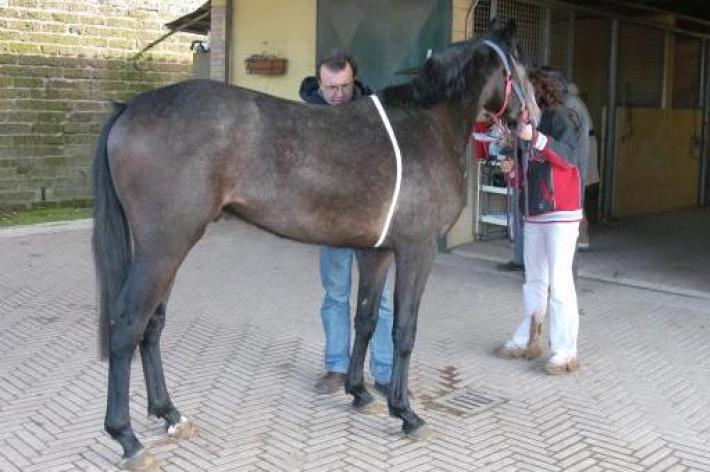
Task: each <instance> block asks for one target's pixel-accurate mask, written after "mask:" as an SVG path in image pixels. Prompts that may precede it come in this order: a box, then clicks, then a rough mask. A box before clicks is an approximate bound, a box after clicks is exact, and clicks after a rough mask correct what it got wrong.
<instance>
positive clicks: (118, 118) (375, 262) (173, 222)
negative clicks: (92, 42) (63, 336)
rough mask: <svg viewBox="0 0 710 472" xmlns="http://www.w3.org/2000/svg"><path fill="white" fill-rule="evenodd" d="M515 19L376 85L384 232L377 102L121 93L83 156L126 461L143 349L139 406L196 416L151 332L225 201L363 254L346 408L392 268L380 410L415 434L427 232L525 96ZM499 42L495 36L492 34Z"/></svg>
mask: <svg viewBox="0 0 710 472" xmlns="http://www.w3.org/2000/svg"><path fill="white" fill-rule="evenodd" d="M514 36H515V26H514V25H513V24H508V25H507V26H506V27H505V28H498V27H495V28H493V29H492V31H491V32H489V33H488V35H487V36H486V37H485V38H484V39H487V40H488V41H490V43H487V44H486V43H484V42H483V40H476V41H473V40H471V41H465V42H461V43H456V44H453V45H451V46H450V47H448V48H447V49H445V50H443V51H442V52H440V53H438V54H435V55H433V56H432V57H431V58H429V59H428V60H427V62H426V64H425V66H424V67H423V69H422V71H421V72H420V73H419V75H418V76H417V77H416V78H415V79H414V80H413V81H412V82H411V83H410V84H407V85H400V86H396V87H390V88H386V89H384V90H383V91H382V92H380V94H379V96H380V97H381V101H382V103H383V105H384V109H385V110H386V112H387V115H388V117H389V120H390V122H391V125H392V128H393V130H394V134H395V136H396V138H397V140H398V142H399V146H400V149H401V155H402V165H401V186H400V192H399V197H398V199H397V202H396V206H395V205H393V207H394V209H395V211H394V216H393V218H392V219H391V226H390V227H389V229H388V231H387V232H386V234H385V237H384V242H383V243H382V246H381V247H380V248H378V249H373V246H374V245H375V242H376V241H377V240H378V239H379V237H380V235H381V232H382V230H383V225H384V222H385V220H386V219H387V214H388V212H389V208H390V204H391V203H392V201H393V187H394V186H395V180H396V175H397V173H398V170H397V165H396V163H395V159H394V158H393V156H394V152H393V146H392V143H391V141H390V138H389V136H388V133H387V131H386V129H385V125H384V124H383V121H382V119H381V118H380V115H379V114H378V112H377V110H376V107H375V104H374V103H373V101H372V100H370V99H366V98H365V99H362V100H358V101H356V102H353V103H351V104H349V105H346V106H343V107H322V106H313V105H307V104H302V103H295V102H291V101H288V100H283V99H280V98H275V97H272V96H269V95H265V94H262V93H258V92H254V91H250V90H246V89H242V88H239V87H234V86H230V85H225V84H222V83H218V82H212V81H204V80H197V81H188V82H183V83H179V84H176V85H172V86H168V87H164V88H160V89H157V90H154V91H151V92H147V93H144V94H141V95H139V96H137V97H135V98H134V99H133V100H131V101H130V102H128V103H127V104H117V105H116V107H115V110H114V113H113V115H112V117H111V118H110V119H109V121H108V123H107V124H106V126H105V128H104V130H103V132H102V134H101V137H100V139H99V143H98V149H97V153H96V157H95V161H94V185H95V189H94V196H95V206H94V218H95V226H94V235H93V247H94V257H95V263H96V271H97V277H98V285H99V291H100V347H101V350H102V355H103V356H104V358H105V357H108V359H109V376H108V377H109V378H108V407H107V413H106V421H105V428H106V431H108V433H109V434H110V435H111V437H113V438H114V439H115V440H117V441H118V442H119V443H120V444H121V446H122V447H123V453H124V461H125V463H124V465H125V466H126V467H127V468H132V469H146V468H149V467H151V461H152V456H151V455H150V453H148V452H147V451H146V450H145V449H144V448H143V446H142V445H141V443H140V442H139V440H138V438H137V437H136V436H135V434H134V432H133V429H132V427H131V422H130V417H129V407H128V405H129V375H130V365H131V358H132V356H133V354H134V352H135V350H136V347H139V349H140V354H141V359H142V362H143V372H144V376H145V382H146V388H147V394H148V413H149V414H151V415H155V416H156V417H159V418H163V419H164V420H165V421H166V425H167V428H168V433H169V434H171V435H181V434H183V435H184V434H189V433H190V432H191V431H192V427H193V425H192V424H191V423H190V422H189V421H187V420H185V418H184V417H182V416H181V414H180V413H179V412H178V410H177V409H176V407H175V406H174V404H173V403H172V401H171V399H170V396H169V394H168V391H167V387H166V385H165V379H164V375H163V367H162V361H161V355H160V347H159V338H160V334H161V331H162V329H163V325H164V323H165V307H166V304H167V300H168V296H169V294H170V290H171V287H172V284H173V281H174V279H175V274H176V271H177V270H178V268H179V266H180V264H181V263H182V261H183V260H184V258H185V256H186V255H187V253H188V252H189V251H190V249H191V248H192V247H193V245H194V244H195V243H196V242H197V241H198V240H199V239H200V238H201V237H202V236H203V234H204V232H205V228H206V227H207V225H208V224H210V222H212V221H214V220H215V219H217V218H218V217H219V215H220V214H221V212H222V211H229V212H231V213H234V214H236V215H238V216H239V217H241V218H243V219H244V220H246V221H248V222H251V223H253V224H255V225H257V226H259V227H261V228H264V229H265V230H267V231H270V232H272V233H275V234H278V235H281V236H284V237H287V238H290V239H294V240H298V241H303V242H306V243H314V244H328V245H332V246H348V247H357V248H363V249H366V250H365V251H363V252H364V255H363V257H362V260H361V261H360V265H359V272H360V281H359V291H358V305H357V306H358V308H357V314H356V317H355V326H356V337H355V341H354V346H353V353H352V359H351V363H350V369H349V372H348V374H347V381H346V391H347V393H349V394H351V395H353V397H354V401H353V404H354V406H355V407H356V408H358V409H362V408H366V407H367V405H369V404H370V403H371V402H373V401H374V398H373V397H372V395H371V394H370V393H369V392H368V391H367V390H366V388H365V385H364V381H363V363H364V359H365V353H366V348H367V344H368V342H369V340H370V337H371V335H372V333H373V330H374V328H375V324H376V322H377V315H378V313H377V306H378V303H377V302H378V300H379V299H380V296H381V293H382V290H383V285H384V278H385V274H386V271H387V268H388V265H390V264H391V260H392V254H394V260H395V263H396V279H395V280H396V281H395V290H394V297H395V325H394V328H393V340H394V348H395V356H394V366H393V372H392V380H391V384H390V385H391V387H390V392H389V396H388V399H387V403H388V407H389V412H390V414H391V415H393V416H396V417H398V418H400V419H401V420H402V421H403V430H404V432H405V433H406V434H408V435H410V436H411V437H414V438H418V437H423V436H425V433H426V431H427V428H426V426H425V423H424V421H423V420H422V419H421V418H419V417H418V416H417V415H416V414H415V413H414V412H413V411H412V409H411V407H410V405H409V400H408V395H407V380H408V371H409V360H410V355H411V352H412V347H413V344H414V337H415V332H416V327H417V315H418V310H419V302H420V299H421V296H422V292H423V290H424V287H425V285H426V282H427V277H428V274H429V271H430V268H431V265H432V261H433V259H434V255H435V242H436V239H437V238H438V237H440V236H441V235H443V234H444V233H446V231H447V230H448V229H449V228H450V227H451V225H452V224H453V223H454V222H455V221H456V219H457V217H458V216H459V213H460V212H461V209H462V207H463V204H464V198H465V193H466V185H465V184H466V180H465V178H464V174H463V169H462V165H461V161H462V156H464V151H465V146H466V143H467V141H468V139H469V135H470V132H471V127H472V123H473V121H474V119H475V118H476V117H477V116H478V114H479V112H480V111H481V110H482V109H483V110H489V111H491V112H495V111H499V113H498V115H502V112H503V111H504V110H505V114H504V115H503V116H504V117H505V118H506V120H507V121H508V122H509V123H508V124H509V125H514V120H515V119H516V118H517V116H518V113H519V111H520V110H521V109H522V108H523V107H524V106H525V105H529V104H525V103H523V102H525V101H526V100H525V99H524V95H523V96H520V95H519V94H518V96H517V97H516V95H515V94H511V93H510V89H511V88H510V80H508V81H506V77H508V78H510V73H508V74H506V68H507V66H506V65H504V64H507V63H508V62H509V61H510V63H511V64H512V66H513V69H514V72H516V73H517V74H515V75H516V76H517V77H518V79H517V82H516V84H517V86H518V87H520V86H521V85H522V86H526V84H527V78H526V76H525V71H524V69H523V68H522V67H521V66H520V65H519V63H518V62H517V61H516V60H515V57H516V56H517V52H516V51H517V47H516V45H515V39H514ZM491 43H494V44H495V45H497V46H496V47H499V48H500V49H498V51H496V47H493V46H491V45H490V44H491Z"/></svg>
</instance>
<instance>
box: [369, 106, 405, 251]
mask: <svg viewBox="0 0 710 472" xmlns="http://www.w3.org/2000/svg"><path fill="white" fill-rule="evenodd" d="M370 99H371V100H372V101H373V103H374V104H375V107H376V108H377V111H378V112H379V113H380V118H381V119H382V123H384V125H385V129H386V130H387V135H388V136H389V137H390V141H391V142H392V149H394V158H395V161H396V162H397V180H396V181H395V184H394V193H393V194H392V201H391V202H390V208H389V211H388V212H387V218H385V223H384V225H383V226H382V232H381V233H380V238H379V239H378V240H377V242H376V243H375V245H374V246H373V247H380V246H382V243H383V242H384V241H385V238H386V237H387V233H388V232H389V229H390V223H392V216H393V215H394V210H395V207H396V206H397V200H399V189H400V186H401V185H402V154H401V152H400V150H399V144H397V137H396V136H395V135H394V130H393V129H392V125H391V124H390V120H389V118H387V113H385V109H384V107H383V106H382V103H381V102H380V99H379V98H378V97H377V95H374V94H373V95H370Z"/></svg>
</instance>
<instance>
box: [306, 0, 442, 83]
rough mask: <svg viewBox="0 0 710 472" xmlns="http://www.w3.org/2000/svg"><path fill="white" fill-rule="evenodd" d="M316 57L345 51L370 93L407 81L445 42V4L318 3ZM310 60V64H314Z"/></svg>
mask: <svg viewBox="0 0 710 472" xmlns="http://www.w3.org/2000/svg"><path fill="white" fill-rule="evenodd" d="M317 29H318V37H317V53H318V58H320V57H321V56H322V55H323V53H325V52H327V51H328V50H330V49H332V48H341V49H344V50H346V51H348V52H350V53H351V54H352V55H353V57H354V58H355V60H356V61H357V63H358V67H359V72H358V76H359V78H360V80H361V81H363V82H364V83H366V84H368V85H369V86H370V87H372V88H373V89H375V90H378V89H381V88H383V87H385V86H387V85H393V84H397V83H401V82H405V81H408V80H409V79H410V78H411V77H410V76H409V75H408V74H407V69H411V68H414V67H417V66H420V65H421V64H422V63H423V62H424V60H425V59H426V55H427V51H429V50H430V49H431V50H433V51H437V50H440V49H442V48H443V47H444V46H446V45H447V44H449V42H450V40H451V0H319V1H318V27H317ZM318 58H316V62H317V61H318Z"/></svg>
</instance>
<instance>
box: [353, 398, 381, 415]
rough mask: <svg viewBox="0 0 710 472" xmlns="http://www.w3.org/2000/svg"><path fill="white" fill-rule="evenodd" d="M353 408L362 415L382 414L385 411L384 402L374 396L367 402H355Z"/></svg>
mask: <svg viewBox="0 0 710 472" xmlns="http://www.w3.org/2000/svg"><path fill="white" fill-rule="evenodd" d="M353 408H355V411H357V412H358V413H360V414H361V415H381V414H383V413H384V412H385V405H384V403H382V402H380V401H377V400H375V399H374V398H373V399H372V400H370V401H369V402H367V403H363V404H357V403H355V402H353Z"/></svg>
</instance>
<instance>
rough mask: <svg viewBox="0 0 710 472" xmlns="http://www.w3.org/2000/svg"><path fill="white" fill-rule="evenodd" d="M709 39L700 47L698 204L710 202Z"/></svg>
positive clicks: (703, 204)
mask: <svg viewBox="0 0 710 472" xmlns="http://www.w3.org/2000/svg"><path fill="white" fill-rule="evenodd" d="M708 49H709V48H708V40H707V39H703V41H702V43H701V48H700V81H699V84H698V86H699V88H700V90H699V94H698V95H699V98H700V103H699V105H700V107H701V110H702V117H703V120H702V123H703V125H702V131H701V134H700V175H699V176H698V204H699V205H700V206H705V205H708V204H710V195H708V193H709V192H710V188H708V186H709V184H710V182H708V159H710V143H709V142H708V140H709V139H710V93H708V87H709V86H710V83H709V82H708V80H709V79H710V74H709V73H708V72H710V71H709V70H708V69H709V66H710V64H708V53H709V52H710V51H708Z"/></svg>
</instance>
